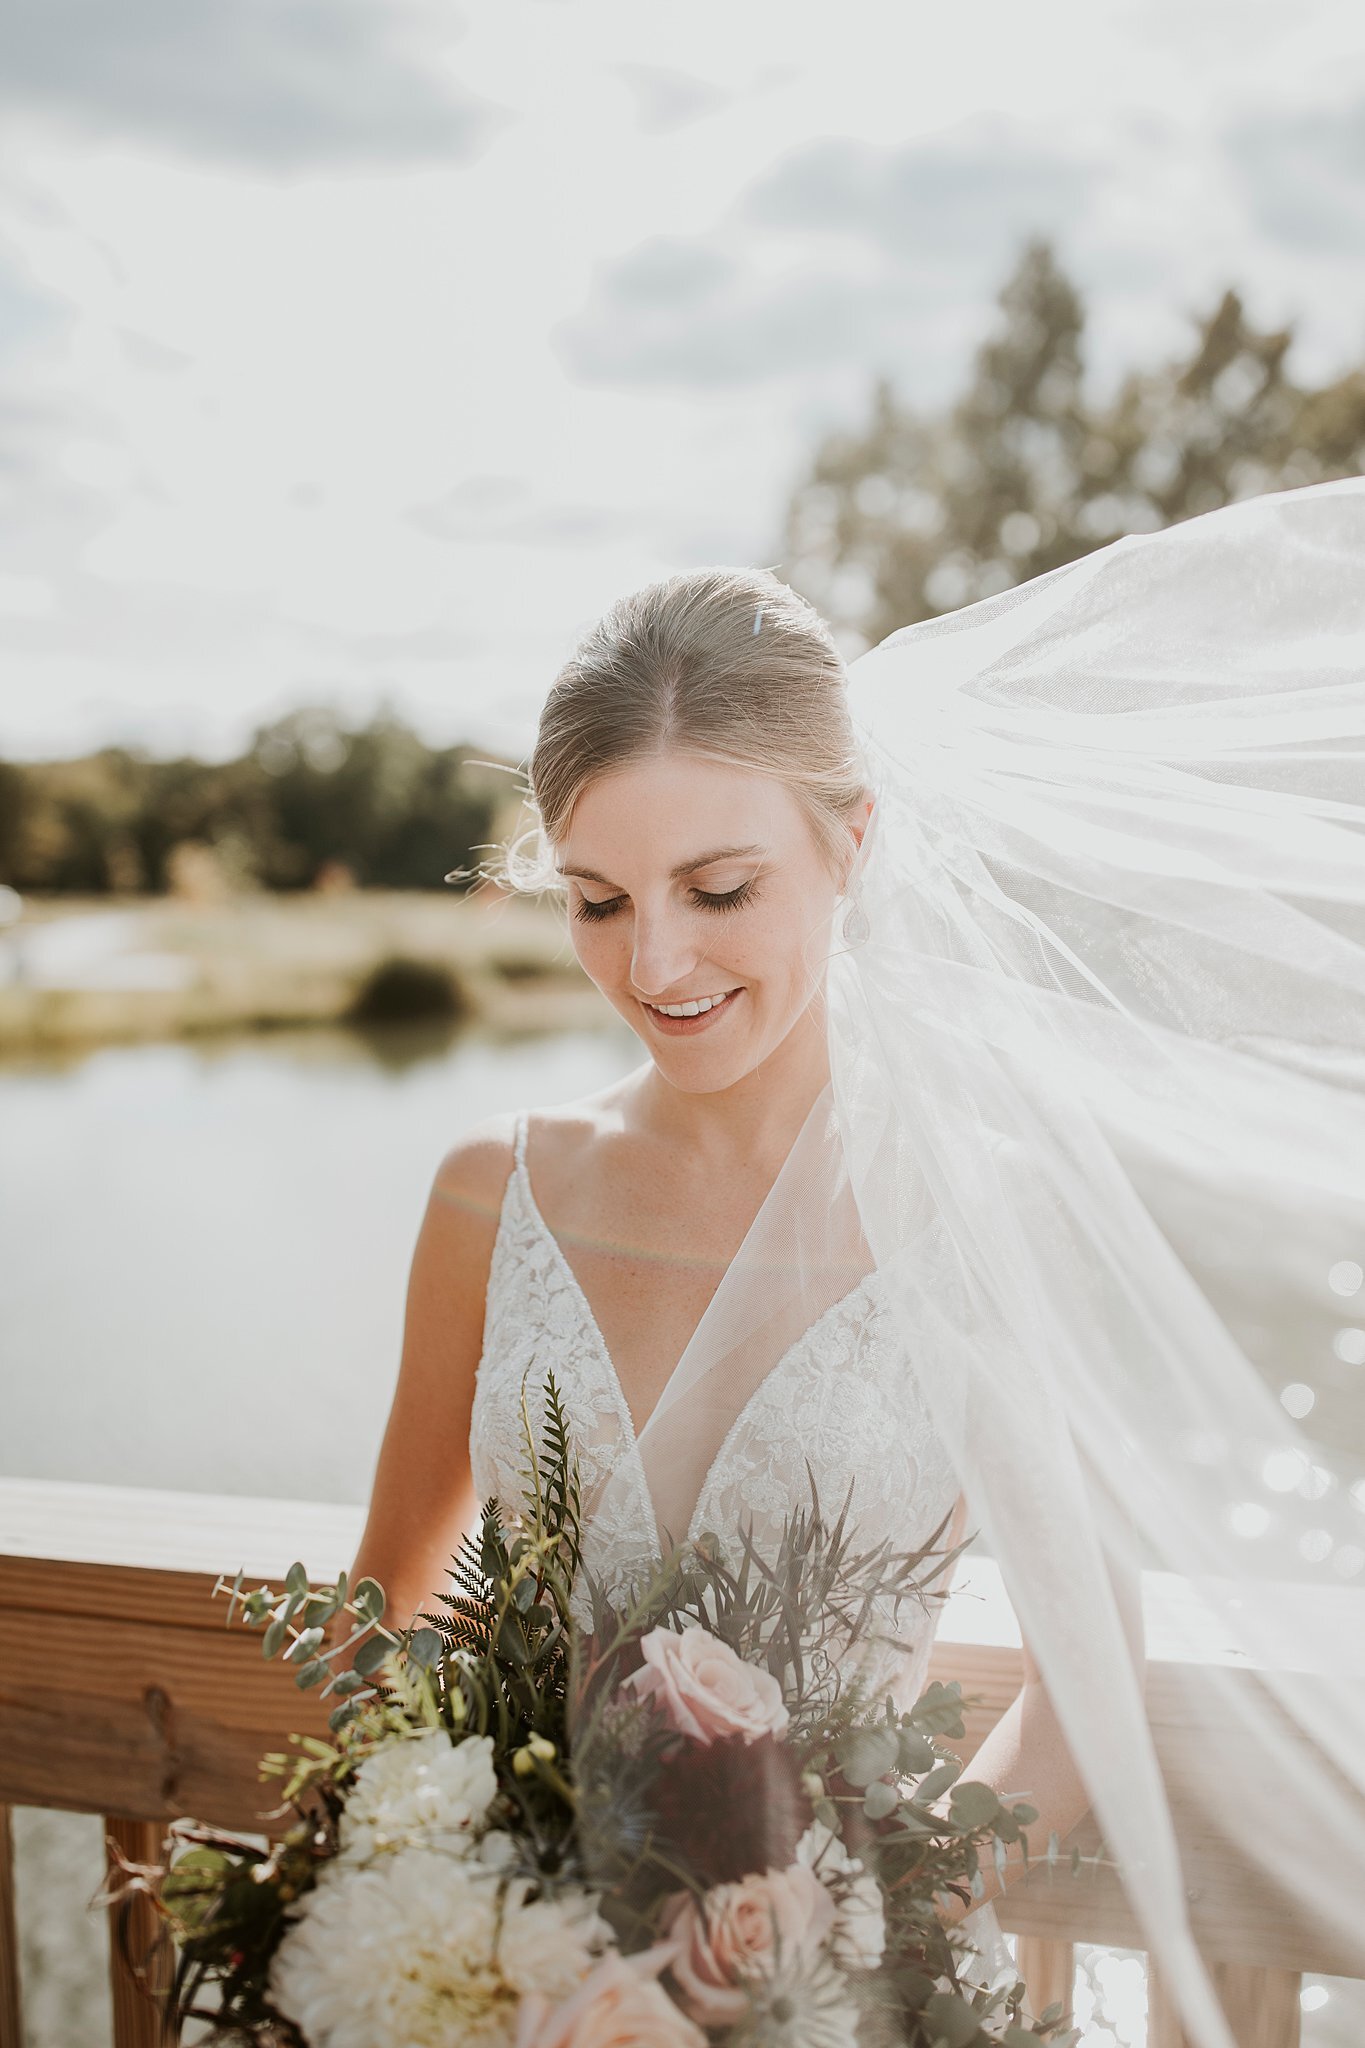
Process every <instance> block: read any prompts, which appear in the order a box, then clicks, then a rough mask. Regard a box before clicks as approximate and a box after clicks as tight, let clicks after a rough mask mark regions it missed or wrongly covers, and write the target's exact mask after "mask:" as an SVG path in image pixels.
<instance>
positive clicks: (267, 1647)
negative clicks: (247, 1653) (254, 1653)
mask: <svg viewBox="0 0 1365 2048" xmlns="http://www.w3.org/2000/svg"><path fill="white" fill-rule="evenodd" d="M288 1626H289V1624H288V1622H287V1621H286V1620H285V1618H284V1616H283V1615H282V1614H280V1615H277V1616H276V1618H275V1620H274V1621H272V1622H271V1624H270V1626H269V1628H268V1629H267V1630H266V1632H265V1634H264V1635H263V1636H262V1637H261V1655H262V1656H263V1657H274V1656H275V1655H277V1654H278V1651H279V1648H280V1645H281V1643H282V1642H283V1641H284V1637H285V1630H286V1629H287V1628H288Z"/></svg>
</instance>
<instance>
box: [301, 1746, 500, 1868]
mask: <svg viewBox="0 0 1365 2048" xmlns="http://www.w3.org/2000/svg"><path fill="white" fill-rule="evenodd" d="M497 1789H498V1785H497V1779H496V1777H495V1775H494V1772H493V1740H492V1737H491V1736H488V1735H471V1736H468V1737H467V1738H466V1739H465V1740H464V1741H463V1742H452V1741H451V1740H450V1737H449V1736H448V1735H447V1734H446V1733H445V1732H444V1731H443V1730H442V1729H440V1728H429V1729H426V1730H424V1732H423V1733H422V1734H421V1735H415V1736H404V1737H402V1738H400V1739H399V1740H398V1741H396V1742H387V1743H385V1744H384V1746H383V1748H382V1749H376V1750H373V1751H371V1753H370V1755H369V1756H367V1757H366V1758H365V1761H364V1762H363V1763H362V1764H361V1765H360V1767H359V1769H358V1770H357V1772H356V1775H355V1781H354V1783H353V1785H352V1787H351V1791H350V1795H349V1797H348V1799H347V1801H346V1805H345V1807H344V1809H343V1810H342V1815H341V1819H340V1822H339V1824H338V1830H337V1832H338V1836H339V1840H340V1855H341V1857H342V1858H343V1859H344V1860H346V1861H347V1862H351V1863H369V1862H371V1861H372V1860H373V1859H374V1858H375V1857H376V1856H381V1855H384V1854H386V1853H391V1852H392V1851H394V1850H396V1849H407V1848H425V1849H441V1850H444V1851H445V1852H446V1853H447V1854H448V1855H449V1854H455V1855H459V1854H462V1853H464V1852H465V1851H466V1850H467V1849H468V1848H469V1847H470V1846H471V1844H472V1842H473V1840H474V1838H475V1837H476V1835H477V1834H478V1833H479V1832H480V1831H481V1826H482V1823H483V1821H484V1819H485V1816H486V1815H487V1812H488V1808H489V1806H490V1805H491V1804H492V1801H493V1798H494V1795H495V1794H496V1792H497Z"/></svg>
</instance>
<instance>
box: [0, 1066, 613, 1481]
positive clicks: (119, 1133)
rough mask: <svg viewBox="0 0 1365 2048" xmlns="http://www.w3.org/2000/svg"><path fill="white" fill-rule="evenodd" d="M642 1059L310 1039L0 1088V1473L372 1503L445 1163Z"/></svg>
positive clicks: (1, 1078)
mask: <svg viewBox="0 0 1365 2048" xmlns="http://www.w3.org/2000/svg"><path fill="white" fill-rule="evenodd" d="M641 1056H642V1055H641V1048H640V1044H639V1041H638V1039H636V1038H635V1037H634V1036H633V1035H632V1034H631V1033H630V1032H629V1031H627V1030H626V1028H625V1027H624V1026H621V1027H620V1029H619V1030H617V1029H614V1028H611V1027H607V1028H604V1029H603V1030H601V1031H585V1032H578V1033H561V1034H556V1035H554V1036H547V1037H544V1038H527V1039H519V1040H515V1041H511V1042H509V1041H506V1040H501V1041H500V1040H495V1039H490V1038H486V1037H481V1036H477V1035H474V1034H460V1035H458V1036H456V1037H454V1038H451V1037H450V1036H449V1035H448V1034H446V1035H443V1034H439V1033H438V1034H435V1035H433V1034H431V1033H430V1032H425V1033H423V1032H412V1031H408V1032H402V1033H398V1034H393V1033H390V1034H386V1035H384V1036H383V1037H382V1038H381V1037H374V1038H362V1037H359V1036H357V1035H355V1034H353V1033H351V1032H347V1031H317V1030H309V1031H300V1032H271V1033H268V1034H265V1035H260V1036H254V1037H251V1038H249V1039H242V1040H232V1041H222V1040H216V1041H213V1042H212V1043H210V1042H207V1041H206V1042H204V1043H202V1044H196V1043H177V1044H160V1045H137V1046H117V1047H109V1048H106V1049H103V1050H100V1051H98V1052H94V1053H91V1054H89V1055H88V1056H85V1057H82V1058H79V1059H64V1060H61V1061H58V1060H55V1059H48V1060H38V1059H30V1060H25V1061H23V1062H11V1063H8V1064H6V1065H4V1066H3V1067H0V1133H2V1134H3V1138H2V1140H0V1147H2V1149H0V1331H3V1355H4V1373H3V1397H2V1400H0V1471H3V1472H4V1473H6V1474H7V1475H10V1476H21V1477H27V1478H52V1479H79V1480H95V1481H100V1482H103V1483H106V1484H118V1485H126V1486H149V1487H172V1488H187V1489H191V1490H199V1491H205V1492H211V1493H244V1494H264V1495H278V1496H288V1497H291V1498H295V1499H304V1500H327V1501H353V1502H360V1501H365V1500H367V1499H368V1497H369V1490H370V1483H371V1480H372V1477H373V1471H374V1461H375V1459H376V1457H377V1455H378V1449H379V1440H380V1437H381V1435H382V1433H383V1427H384V1422H385V1419H386V1417H387V1414H388V1408H389V1402H390V1399H391V1396H392V1393H393V1386H394V1381H395V1378H396V1375H397V1370H398V1358H399V1349H400V1345H401V1340H402V1330H403V1306H404V1296H405V1292H406V1285H407V1273H408V1266H409V1262H410V1260H411V1257H412V1251H413V1246H414V1244H415V1242H416V1237H417V1231H418V1226H419V1224H420V1222H421V1218H422V1212H423V1209H424V1207H425V1204H426V1199H427V1194H428V1191H429V1189H430V1186H431V1181H432V1177H433V1175H434V1173H435V1171H436V1168H437V1165H438V1164H439V1162H440V1160H441V1158H442V1156H443V1154H444V1153H445V1152H446V1151H447V1149H448V1148H449V1147H450V1145H451V1144H452V1143H454V1141H455V1140H456V1139H457V1138H458V1137H459V1136H460V1135H461V1133H462V1132H463V1131H464V1130H465V1129H467V1128H468V1127H469V1125H470V1124H472V1123H474V1122H476V1121H478V1120H479V1119H480V1118H482V1117H484V1116H487V1115H489V1114H491V1113H492V1112H494V1111H497V1110H501V1109H505V1108H511V1107H516V1106H518V1105H526V1106H527V1107H531V1108H535V1107H540V1106H545V1105H549V1104H552V1103H555V1102H562V1101H567V1100H569V1099H571V1098H572V1097H574V1096H577V1095H581V1094H583V1093H585V1092H587V1091H589V1090H591V1089H594V1088H598V1087H601V1086H603V1085H604V1084H605V1083H607V1082H608V1081H610V1080H611V1079H613V1078H614V1077H615V1076H617V1075H619V1074H621V1073H624V1072H626V1071H627V1070H628V1069H629V1068H630V1067H632V1066H634V1065H637V1064H638V1063H639V1060H640V1058H641Z"/></svg>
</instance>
